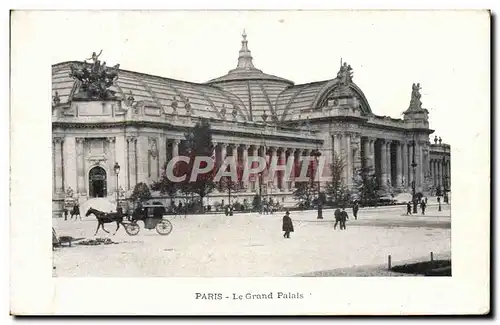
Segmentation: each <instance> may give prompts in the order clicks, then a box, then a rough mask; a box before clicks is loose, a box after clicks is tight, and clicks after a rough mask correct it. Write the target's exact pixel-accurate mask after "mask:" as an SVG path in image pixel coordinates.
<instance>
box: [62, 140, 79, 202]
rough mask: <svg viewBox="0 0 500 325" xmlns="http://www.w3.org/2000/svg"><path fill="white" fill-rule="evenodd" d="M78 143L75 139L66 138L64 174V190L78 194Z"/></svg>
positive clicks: (64, 144)
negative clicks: (70, 190)
mask: <svg viewBox="0 0 500 325" xmlns="http://www.w3.org/2000/svg"><path fill="white" fill-rule="evenodd" d="M75 166H76V141H75V138H74V137H66V138H65V139H64V143H63V173H64V189H65V190H66V191H67V190H68V189H69V188H71V189H72V190H73V192H74V193H76V189H77V185H76V182H77V180H76V178H77V174H76V168H75Z"/></svg>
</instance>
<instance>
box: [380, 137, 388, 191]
mask: <svg viewBox="0 0 500 325" xmlns="http://www.w3.org/2000/svg"><path fill="white" fill-rule="evenodd" d="M381 142H382V143H381V145H380V174H381V175H380V180H381V183H382V184H381V185H382V187H384V186H386V185H387V144H386V142H385V140H382V141H381Z"/></svg>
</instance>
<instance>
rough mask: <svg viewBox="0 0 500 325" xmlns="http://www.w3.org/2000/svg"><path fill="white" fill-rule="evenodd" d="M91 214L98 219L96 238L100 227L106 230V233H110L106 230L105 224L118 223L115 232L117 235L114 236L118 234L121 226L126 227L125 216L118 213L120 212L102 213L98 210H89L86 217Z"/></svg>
mask: <svg viewBox="0 0 500 325" xmlns="http://www.w3.org/2000/svg"><path fill="white" fill-rule="evenodd" d="M91 214H93V215H94V216H95V217H96V218H97V229H96V230H95V234H94V236H95V235H97V232H98V231H99V227H102V230H104V231H105V232H107V233H108V234H109V231H107V230H106V229H104V224H105V223H112V222H116V230H115V233H114V234H113V235H116V232H117V231H118V229H119V228H120V224H121V225H122V226H123V227H125V225H124V224H123V217H124V215H123V214H121V213H118V212H111V213H106V212H102V211H99V210H96V209H93V208H89V210H88V211H87V213H86V214H85V216H86V217H88V216H89V215H91Z"/></svg>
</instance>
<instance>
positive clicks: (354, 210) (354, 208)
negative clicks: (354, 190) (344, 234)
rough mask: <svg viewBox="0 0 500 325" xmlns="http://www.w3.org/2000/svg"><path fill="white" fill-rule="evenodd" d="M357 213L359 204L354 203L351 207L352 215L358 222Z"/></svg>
mask: <svg viewBox="0 0 500 325" xmlns="http://www.w3.org/2000/svg"><path fill="white" fill-rule="evenodd" d="M358 211H359V203H358V201H354V205H353V206H352V215H353V216H354V220H358Z"/></svg>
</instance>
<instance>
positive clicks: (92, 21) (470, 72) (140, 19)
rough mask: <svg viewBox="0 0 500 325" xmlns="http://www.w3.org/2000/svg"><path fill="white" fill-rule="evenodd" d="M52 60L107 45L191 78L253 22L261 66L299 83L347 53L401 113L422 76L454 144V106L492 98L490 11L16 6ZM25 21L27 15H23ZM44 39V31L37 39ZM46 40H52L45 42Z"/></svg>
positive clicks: (125, 63)
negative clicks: (40, 8)
mask: <svg viewBox="0 0 500 325" xmlns="http://www.w3.org/2000/svg"><path fill="white" fill-rule="evenodd" d="M17 14H18V16H16V15H14V16H13V20H14V21H15V20H16V19H17V18H18V17H19V18H22V22H23V24H22V32H23V33H26V35H27V37H31V38H33V39H32V40H34V39H35V38H36V37H39V38H40V41H39V42H40V47H41V48H44V49H49V54H48V55H49V57H50V62H51V64H55V63H58V62H63V61H71V60H83V59H86V58H89V57H90V56H91V53H92V52H94V51H96V52H99V51H100V50H101V49H102V50H103V53H102V55H101V57H100V59H101V60H103V61H106V62H107V65H108V66H111V65H114V64H116V63H120V68H123V69H126V70H133V71H138V72H143V73H148V74H153V75H158V76H163V77H169V78H174V79H180V80H187V81H192V82H205V81H208V80H210V79H212V78H215V77H219V76H221V75H224V74H226V73H227V72H228V71H229V70H230V69H233V68H235V67H236V63H237V58H238V51H239V49H240V47H241V34H242V32H243V29H245V30H246V33H247V35H248V41H249V43H248V44H249V48H250V50H251V52H252V56H253V58H254V61H253V62H254V65H255V66H256V68H258V69H260V70H263V71H264V72H265V73H268V74H273V75H276V76H280V77H283V78H286V79H289V80H292V81H294V82H295V83H296V84H301V83H307V82H313V81H319V80H326V79H333V78H335V77H336V74H337V71H338V69H339V65H340V60H341V58H342V60H343V61H345V62H347V63H349V64H350V65H351V67H352V68H353V72H354V77H353V81H354V83H356V84H357V85H358V86H359V87H360V88H361V89H362V91H363V92H364V94H365V96H366V98H367V99H368V102H369V104H370V106H371V108H372V111H373V112H374V113H375V114H377V115H388V116H391V117H395V118H398V117H402V112H403V111H404V110H406V109H407V108H408V105H409V102H410V95H411V87H412V84H413V83H417V82H418V83H420V85H421V87H422V89H421V94H422V98H421V100H422V103H423V107H424V108H427V109H428V110H429V112H430V127H431V129H434V130H436V132H435V134H436V135H438V136H441V137H442V138H443V141H444V142H447V143H451V142H452V140H453V139H454V138H455V137H456V136H459V133H460V130H459V129H458V130H457V129H455V128H450V127H449V126H450V122H452V121H453V116H454V115H455V114H468V113H469V112H474V111H475V107H476V106H478V105H483V107H484V105H489V82H490V81H489V16H488V14H487V13H486V12H485V11H414V12H408V11H326V10H325V11H189V12H187V11H122V12H120V11H101V12H99V11H94V12H86V11H81V12H77V11H56V12H51V11H46V12H34V13H33V12H32V13H26V12H21V13H19V12H18V13H17ZM19 21H21V20H19ZM37 39H38V38H37ZM41 40H43V41H41Z"/></svg>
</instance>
